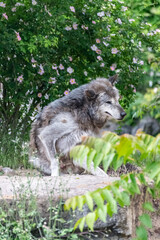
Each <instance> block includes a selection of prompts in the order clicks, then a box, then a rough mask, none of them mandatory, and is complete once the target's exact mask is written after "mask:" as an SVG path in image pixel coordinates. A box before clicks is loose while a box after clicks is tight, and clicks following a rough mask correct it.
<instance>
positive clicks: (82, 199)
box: [77, 196, 85, 211]
mask: <svg viewBox="0 0 160 240" xmlns="http://www.w3.org/2000/svg"><path fill="white" fill-rule="evenodd" d="M84 204H85V197H84V196H78V197H77V206H78V208H79V210H80V211H81V210H82V209H83V205H84Z"/></svg>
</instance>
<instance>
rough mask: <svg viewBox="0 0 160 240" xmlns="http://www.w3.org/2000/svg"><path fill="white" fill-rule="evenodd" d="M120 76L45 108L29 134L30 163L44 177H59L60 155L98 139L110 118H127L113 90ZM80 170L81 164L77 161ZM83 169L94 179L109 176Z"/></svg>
mask: <svg viewBox="0 0 160 240" xmlns="http://www.w3.org/2000/svg"><path fill="white" fill-rule="evenodd" d="M116 80H117V75H115V76H112V77H110V78H109V79H106V78H97V79H96V80H92V81H91V82H90V83H88V84H85V85H82V86H80V87H78V88H76V89H74V90H73V91H71V92H70V93H69V94H68V95H66V96H64V97H62V98H60V99H57V100H55V101H54V102H51V103H50V104H49V105H48V106H46V107H44V109H43V110H42V112H41V113H40V114H39V116H38V117H37V119H36V120H35V122H34V123H33V124H32V129H31V133H30V148H31V154H30V162H32V163H33V165H35V166H36V167H38V168H40V169H41V170H42V171H43V172H44V173H47V174H51V175H52V176H58V175H59V160H58V156H59V155H65V156H67V155H68V154H69V152H70V149H71V148H72V147H74V146H75V145H77V144H80V143H81V139H82V136H88V135H92V136H93V135H98V134H99V133H100V130H101V129H102V128H103V127H104V126H105V124H106V122H107V120H108V119H110V118H114V119H116V120H122V119H123V118H124V116H125V115H126V113H125V111H124V109H123V108H122V107H121V106H120V104H119V93H118V90H117V88H116V87H115V86H114V85H115V82H116ZM74 164H75V165H76V166H79V165H80V163H79V162H78V161H74ZM82 167H83V168H84V169H85V170H87V171H88V172H90V173H91V174H93V175H100V176H107V174H106V173H105V172H104V171H103V170H102V169H100V168H97V169H96V170H95V169H94V167H93V165H92V166H91V168H90V169H88V168H87V164H86V162H85V161H84V163H83V165H82Z"/></svg>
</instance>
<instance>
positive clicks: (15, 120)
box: [0, 0, 159, 136]
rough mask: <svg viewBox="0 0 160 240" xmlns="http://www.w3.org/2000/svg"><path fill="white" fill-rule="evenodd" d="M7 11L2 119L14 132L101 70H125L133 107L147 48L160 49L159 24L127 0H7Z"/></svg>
mask: <svg viewBox="0 0 160 240" xmlns="http://www.w3.org/2000/svg"><path fill="white" fill-rule="evenodd" d="M0 15H1V22H0V31H1V46H0V48H1V57H0V63H1V64H0V75H1V78H0V82H1V83H2V85H1V88H2V90H1V99H0V112H1V123H2V125H1V126H2V128H3V131H4V130H5V131H6V132H7V133H8V132H10V133H12V134H13V133H14V134H15V136H16V135H17V133H21V134H22V135H24V134H25V133H26V132H27V129H28V128H29V126H30V123H31V121H32V120H33V113H34V111H35V108H36V107H37V106H39V105H40V106H43V105H45V104H47V103H48V102H49V101H53V100H54V99H56V98H58V97H61V96H64V95H66V94H69V92H70V91H71V90H72V89H73V88H75V87H77V86H79V85H81V84H84V83H86V82H88V81H90V80H91V79H94V78H95V77H97V76H101V77H108V76H110V75H113V74H115V73H118V75H119V78H120V82H119V83H118V84H117V86H118V88H119V89H120V91H121V92H122V93H123V96H124V98H123V100H122V101H123V102H122V103H123V104H124V105H126V106H127V105H128V104H129V102H130V101H131V98H132V96H133V94H134V87H136V86H137V85H138V82H139V81H141V80H142V76H143V67H144V65H145V61H144V59H145V49H146V47H151V46H152V48H154V47H155V46H156V47H157V49H158V44H156V42H155V40H156V38H157V37H158V35H159V30H158V29H157V30H156V31H153V30H152V31H151V32H150V26H149V25H148V24H147V23H145V22H142V21H141V19H140V18H138V17H137V18H133V17H132V12H131V11H130V10H129V8H127V7H126V6H125V4H124V2H123V1H115V0H109V1H104V0H89V1H84V0H82V1H78V0H75V1H74V2H73V1H67V2H66V1H62V0H61V1H54V4H53V2H52V1H51V0H45V1H38V0H37V1H35V0H32V1H31V0H21V1H19V2H17V1H15V0H12V1H11V0H6V1H5V2H0ZM15 129H18V131H15Z"/></svg>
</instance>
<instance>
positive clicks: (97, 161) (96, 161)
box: [94, 153, 103, 169]
mask: <svg viewBox="0 0 160 240" xmlns="http://www.w3.org/2000/svg"><path fill="white" fill-rule="evenodd" d="M102 159H103V154H102V153H97V154H96V155H95V158H94V168H95V169H96V168H97V167H98V166H99V164H100V163H101V161H102Z"/></svg>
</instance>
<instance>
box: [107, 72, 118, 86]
mask: <svg viewBox="0 0 160 240" xmlns="http://www.w3.org/2000/svg"><path fill="white" fill-rule="evenodd" d="M117 79H118V75H117V74H116V75H114V76H112V77H110V78H109V79H108V80H109V82H110V83H111V84H112V85H113V86H114V85H115V84H116V82H117Z"/></svg>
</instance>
